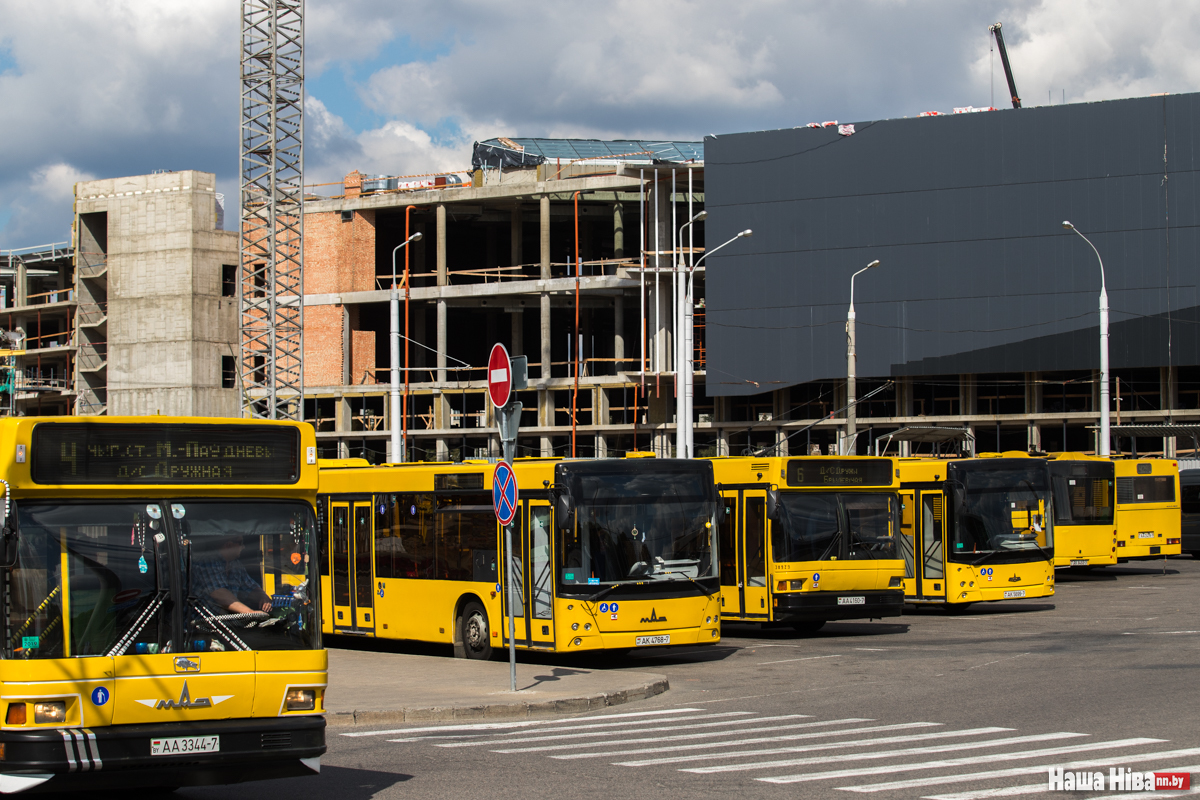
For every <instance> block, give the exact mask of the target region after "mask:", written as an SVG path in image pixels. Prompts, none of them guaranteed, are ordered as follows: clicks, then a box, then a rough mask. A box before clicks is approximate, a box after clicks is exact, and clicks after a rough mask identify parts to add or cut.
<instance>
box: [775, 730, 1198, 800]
mask: <svg viewBox="0 0 1200 800" xmlns="http://www.w3.org/2000/svg"><path fill="white" fill-rule="evenodd" d="M1125 741H1126V742H1136V743H1139V744H1140V743H1144V742H1162V741H1164V740H1163V739H1126V740H1125ZM1103 744H1104V745H1105V746H1106V747H1111V746H1116V745H1119V744H1121V743H1120V742H1117V743H1114V742H1104V743H1103ZM1195 755H1200V747H1192V748H1189V749H1187V750H1166V751H1163V752H1159V753H1138V754H1137V755H1122V756H1121V758H1122V759H1124V762H1125V763H1129V762H1130V761H1149V760H1151V759H1158V758H1175V757H1176V756H1180V757H1182V756H1195ZM956 760H957V761H962V760H963V759H956ZM935 763H936V762H935ZM1112 763H1113V757H1112V756H1109V757H1107V758H1093V759H1088V760H1085V761H1071V762H1068V763H1065V764H1064V763H1062V762H1061V761H1058V762H1053V763H1050V764H1039V765H1038V766H1033V767H1030V766H1025V767H1010V768H1008V769H993V770H988V771H986V772H970V773H961V774H958V775H938V776H931V777H925V778H915V779H912V780H905V781H889V782H887V783H869V784H864V785H862V786H839V787H838V789H841V790H842V791H845V792H859V793H863V794H867V793H871V792H890V791H892V790H894V789H913V788H918V789H919V788H921V787H924V786H937V785H938V784H945V783H962V782H964V781H974V780H984V779H987V778H1012V777H1016V776H1019V775H1036V774H1038V773H1041V774H1043V775H1046V774H1047V773H1048V772H1049V770H1051V769H1054V768H1057V767H1062V768H1063V769H1064V770H1068V769H1083V768H1085V767H1109V766H1112ZM918 769H924V767H918ZM1198 769H1200V767H1198ZM891 771H893V772H899V771H900V769H893V770H891ZM758 780H766V779H764V778H759V779H758Z"/></svg>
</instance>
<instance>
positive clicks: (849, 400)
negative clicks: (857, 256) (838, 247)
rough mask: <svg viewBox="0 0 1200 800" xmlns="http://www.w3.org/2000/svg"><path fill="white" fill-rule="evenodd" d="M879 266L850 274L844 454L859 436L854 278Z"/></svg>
mask: <svg viewBox="0 0 1200 800" xmlns="http://www.w3.org/2000/svg"><path fill="white" fill-rule="evenodd" d="M878 266H879V259H878V258H877V259H875V260H874V261H872V262H871V263H870V264H867V265H866V266H865V267H863V268H862V269H860V270H859V271H858V272H856V273H854V274H853V275H851V276H850V310H849V311H847V312H846V436H845V439H844V440H843V441H842V455H851V453H850V452H849V451H850V448H851V447H854V440H855V438H856V437H857V436H858V428H857V425H858V410H857V409H856V408H855V406H854V395H855V392H856V390H857V386H856V379H857V376H856V375H855V372H856V364H855V362H856V361H857V359H858V356H857V353H856V352H855V349H854V279H855V278H857V277H858V276H859V275H861V274H862V273H864V272H866V271H867V270H869V269H871V268H872V267H878Z"/></svg>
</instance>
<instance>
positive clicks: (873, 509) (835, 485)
mask: <svg viewBox="0 0 1200 800" xmlns="http://www.w3.org/2000/svg"><path fill="white" fill-rule="evenodd" d="M895 461H896V459H892V458H870V457H865V456H864V457H858V456H848V457H833V456H802V457H798V458H786V457H774V458H746V457H734V458H715V459H712V464H713V474H714V477H715V478H716V480H717V483H718V490H719V491H720V494H721V498H722V501H723V505H724V506H725V510H724V514H723V517H724V519H723V520H722V522H721V528H720V529H721V538H720V545H719V552H720V564H721V618H722V619H723V620H725V621H727V622H729V621H734V620H736V621H739V622H760V623H769V624H784V625H790V626H792V627H793V628H795V629H796V630H798V631H801V632H813V631H817V630H819V629H820V628H821V627H822V626H824V625H825V623H826V622H828V621H829V620H849V619H879V618H883V617H895V616H899V615H900V614H901V612H902V610H903V606H904V590H903V588H902V585H901V581H902V580H903V577H904V562H903V560H901V558H900V556H899V554H898V552H897V525H898V523H899V519H900V517H899V498H898V497H897V494H896V490H897V488H898V487H899V481H898V479H897V477H896V469H895Z"/></svg>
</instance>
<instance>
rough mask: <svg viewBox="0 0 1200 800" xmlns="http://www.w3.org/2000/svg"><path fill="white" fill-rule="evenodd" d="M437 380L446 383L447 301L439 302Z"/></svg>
mask: <svg viewBox="0 0 1200 800" xmlns="http://www.w3.org/2000/svg"><path fill="white" fill-rule="evenodd" d="M437 379H438V383H439V384H444V383H445V382H446V301H445V300H438V301H437Z"/></svg>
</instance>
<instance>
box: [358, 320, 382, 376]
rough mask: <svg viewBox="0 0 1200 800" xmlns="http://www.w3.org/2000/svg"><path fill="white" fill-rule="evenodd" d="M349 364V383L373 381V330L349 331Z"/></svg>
mask: <svg viewBox="0 0 1200 800" xmlns="http://www.w3.org/2000/svg"><path fill="white" fill-rule="evenodd" d="M350 364H351V366H350V382H351V383H375V331H353V330H352V331H350ZM364 375H365V377H364ZM385 380H386V378H385Z"/></svg>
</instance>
